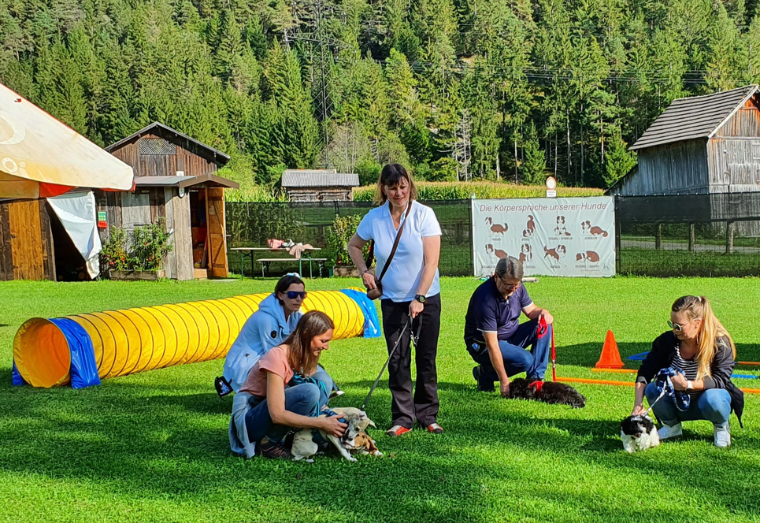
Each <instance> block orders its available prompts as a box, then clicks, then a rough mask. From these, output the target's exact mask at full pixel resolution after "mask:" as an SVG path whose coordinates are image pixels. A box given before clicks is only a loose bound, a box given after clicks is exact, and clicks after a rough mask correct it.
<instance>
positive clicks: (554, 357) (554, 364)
mask: <svg viewBox="0 0 760 523" xmlns="http://www.w3.org/2000/svg"><path fill="white" fill-rule="evenodd" d="M552 381H557V350H556V349H555V348H554V329H552Z"/></svg>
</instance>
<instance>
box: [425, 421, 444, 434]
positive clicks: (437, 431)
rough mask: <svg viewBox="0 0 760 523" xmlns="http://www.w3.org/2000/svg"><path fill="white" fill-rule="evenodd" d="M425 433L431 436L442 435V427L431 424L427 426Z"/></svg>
mask: <svg viewBox="0 0 760 523" xmlns="http://www.w3.org/2000/svg"><path fill="white" fill-rule="evenodd" d="M427 431H428V432H432V433H433V434H443V427H441V426H440V425H439V424H438V423H431V424H430V425H428V426H427Z"/></svg>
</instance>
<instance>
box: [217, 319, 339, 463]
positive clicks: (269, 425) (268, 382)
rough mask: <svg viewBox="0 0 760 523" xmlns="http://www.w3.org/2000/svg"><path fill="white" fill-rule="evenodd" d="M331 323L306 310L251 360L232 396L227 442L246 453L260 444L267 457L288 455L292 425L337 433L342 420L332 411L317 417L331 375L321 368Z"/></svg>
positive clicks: (323, 404) (322, 405)
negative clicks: (288, 331)
mask: <svg viewBox="0 0 760 523" xmlns="http://www.w3.org/2000/svg"><path fill="white" fill-rule="evenodd" d="M334 329H335V325H334V324H333V322H332V320H331V319H330V317H329V316H327V314H325V313H324V312H321V311H309V312H307V313H306V314H304V316H303V317H302V318H301V320H300V321H299V322H298V325H297V326H296V328H295V330H294V331H293V332H292V333H291V334H290V336H288V337H287V339H285V341H283V342H282V343H281V344H280V345H278V346H277V347H275V348H273V349H272V350H270V351H269V352H267V353H266V354H265V355H264V356H262V357H261V359H259V360H258V361H257V362H256V365H254V366H253V368H252V369H251V371H250V372H249V373H248V376H247V377H246V379H245V382H243V385H242V386H241V387H240V391H239V393H238V394H237V395H236V397H235V402H236V404H237V405H236V406H237V409H236V408H235V407H233V412H232V419H231V421H230V444H231V446H232V450H233V451H234V452H236V453H238V454H244V455H246V456H249V457H251V456H252V455H253V451H255V446H256V444H259V447H260V450H261V454H262V455H263V456H265V457H268V458H290V452H289V451H288V449H287V448H286V447H285V437H286V436H287V434H288V432H290V430H291V429H293V428H311V429H320V430H323V431H325V432H327V433H329V434H332V435H333V436H335V437H336V438H340V437H341V436H343V432H344V431H345V430H346V428H347V425H346V424H345V423H343V422H341V421H340V420H339V417H338V416H337V415H332V416H328V417H323V418H320V417H318V416H319V415H320V413H321V412H322V409H323V407H325V406H326V405H327V400H328V398H329V391H330V387H331V386H332V380H331V379H330V377H329V376H328V375H327V373H326V372H325V371H324V370H320V368H319V366H318V363H319V356H320V354H321V353H322V351H325V350H327V349H329V347H330V340H331V339H332V336H333V330H334Z"/></svg>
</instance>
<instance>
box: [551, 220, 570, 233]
mask: <svg viewBox="0 0 760 523" xmlns="http://www.w3.org/2000/svg"><path fill="white" fill-rule="evenodd" d="M554 234H556V235H557V236H572V235H571V234H570V233H569V232H567V227H566V226H565V217H564V216H557V226H556V227H555V228H554Z"/></svg>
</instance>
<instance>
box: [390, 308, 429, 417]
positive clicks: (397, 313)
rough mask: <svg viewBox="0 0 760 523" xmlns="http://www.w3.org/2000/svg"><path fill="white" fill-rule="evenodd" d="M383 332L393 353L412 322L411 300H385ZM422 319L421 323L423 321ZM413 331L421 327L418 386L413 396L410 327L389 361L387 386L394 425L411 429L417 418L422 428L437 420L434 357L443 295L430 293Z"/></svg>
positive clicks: (418, 352)
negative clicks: (400, 336)
mask: <svg viewBox="0 0 760 523" xmlns="http://www.w3.org/2000/svg"><path fill="white" fill-rule="evenodd" d="M381 309H382V311H383V333H384V334H385V343H386V344H387V346H388V353H389V354H390V352H391V350H392V349H393V345H394V344H395V343H396V340H397V339H398V337H399V334H400V333H401V330H402V329H403V328H404V325H406V323H407V322H408V321H409V302H408V301H407V302H400V303H395V302H393V301H391V300H382V301H381ZM420 322H421V323H420ZM412 327H413V329H414V334H415V335H416V334H417V331H418V329H421V330H420V333H419V340H418V341H417V350H416V353H415V357H414V360H415V363H416V364H417V385H416V387H415V389H414V397H412V347H411V332H410V331H409V329H408V328H407V329H406V331H404V335H403V337H402V338H401V341H400V342H399V345H398V347H397V348H396V352H395V353H394V354H393V357H392V358H391V360H390V362H389V363H388V387H389V388H390V390H391V395H392V396H393V401H392V403H391V415H392V418H393V423H392V424H393V425H401V426H403V427H406V428H408V429H411V428H412V427H413V426H414V420H415V419H416V420H417V421H418V422H419V423H420V424H421V425H422V426H423V427H427V426H428V425H430V424H431V423H435V422H436V419H437V417H438V371H437V370H436V365H435V359H436V356H437V354H438V333H439V332H440V330H441V295H440V294H436V295H435V296H431V297H430V298H428V299H427V301H426V302H425V308H424V310H423V311H422V314H420V315H418V316H417V317H416V318H415V319H414V322H413V323H412Z"/></svg>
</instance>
